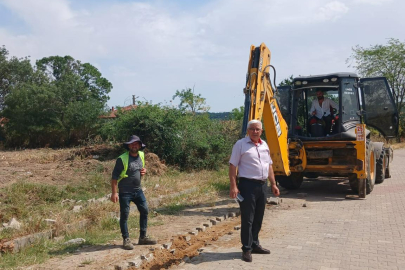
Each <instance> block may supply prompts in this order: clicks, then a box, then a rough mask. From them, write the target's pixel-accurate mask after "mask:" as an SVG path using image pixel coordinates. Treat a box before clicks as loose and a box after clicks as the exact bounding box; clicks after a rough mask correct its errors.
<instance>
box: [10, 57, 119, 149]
mask: <svg viewBox="0 0 405 270" xmlns="http://www.w3.org/2000/svg"><path fill="white" fill-rule="evenodd" d="M31 69H32V74H31V79H30V80H28V81H26V82H19V83H18V84H16V85H15V86H14V87H13V90H12V91H11V92H10V93H8V94H7V96H6V98H5V100H4V105H5V109H4V111H3V116H5V117H6V118H7V119H8V120H9V121H8V123H7V125H6V126H5V131H6V139H7V143H8V144H9V145H10V146H11V145H12V146H14V145H19V146H30V147H37V146H44V145H50V146H62V145H70V144H72V143H77V142H78V141H79V140H83V139H87V138H88V136H89V135H90V134H91V132H92V131H94V130H95V128H97V124H98V122H99V121H98V119H99V118H98V117H99V115H101V114H102V112H103V109H104V106H105V104H106V101H107V100H108V95H107V94H108V93H109V92H110V90H111V88H112V85H111V83H110V82H109V81H108V80H107V79H105V78H103V77H101V73H100V72H99V71H98V70H97V69H96V68H95V67H93V66H92V65H90V64H88V63H86V64H82V63H81V62H80V61H77V60H75V59H73V58H72V57H71V56H65V57H60V56H52V57H47V58H43V59H41V60H38V61H37V69H34V68H32V67H31Z"/></svg>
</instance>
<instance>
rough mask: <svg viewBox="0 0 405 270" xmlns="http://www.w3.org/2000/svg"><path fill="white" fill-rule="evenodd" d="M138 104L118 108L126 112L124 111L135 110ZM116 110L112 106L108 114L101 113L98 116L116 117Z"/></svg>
mask: <svg viewBox="0 0 405 270" xmlns="http://www.w3.org/2000/svg"><path fill="white" fill-rule="evenodd" d="M137 107H138V106H137V105H129V106H125V107H122V108H120V111H121V112H126V111H130V110H135V109H136V108H137ZM117 112H118V110H117V109H115V108H114V107H112V108H111V111H110V114H108V115H101V116H100V118H107V119H108V118H116V117H117Z"/></svg>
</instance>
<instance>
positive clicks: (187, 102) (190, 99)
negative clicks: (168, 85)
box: [173, 88, 210, 114]
mask: <svg viewBox="0 0 405 270" xmlns="http://www.w3.org/2000/svg"><path fill="white" fill-rule="evenodd" d="M176 97H178V98H179V99H180V105H179V108H180V109H181V110H187V109H189V110H190V111H191V112H192V113H193V114H195V113H196V112H198V111H202V112H208V111H209V109H210V107H209V106H207V105H206V103H205V98H203V97H202V96H201V94H198V95H196V94H194V88H193V89H191V88H187V89H183V90H181V91H179V90H176V94H175V95H174V96H173V99H175V98H176Z"/></svg>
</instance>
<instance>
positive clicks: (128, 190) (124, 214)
mask: <svg viewBox="0 0 405 270" xmlns="http://www.w3.org/2000/svg"><path fill="white" fill-rule="evenodd" d="M124 147H125V148H126V149H127V150H128V151H127V152H125V153H124V154H122V155H121V156H119V157H118V159H117V161H116V162H115V167H114V170H113V172H112V179H111V189H112V194H111V201H112V202H113V203H116V202H117V201H119V202H120V213H121V214H120V227H121V234H122V238H123V240H124V242H123V247H124V249H128V250H130V249H133V248H134V246H133V244H132V243H131V240H130V238H129V233H128V225H127V221H128V216H129V210H130V207H129V205H130V203H131V202H134V203H135V205H136V207H137V208H138V210H139V213H140V216H139V226H140V235H139V241H138V244H139V245H154V244H156V240H154V239H152V238H150V237H149V236H147V235H146V229H147V226H148V204H147V202H146V198H145V195H144V194H143V191H142V187H141V179H142V176H143V175H145V174H146V168H145V154H144V152H143V151H141V149H143V148H145V145H144V144H143V143H142V141H141V139H140V138H139V137H138V136H136V135H132V136H131V137H129V139H128V141H127V142H124Z"/></svg>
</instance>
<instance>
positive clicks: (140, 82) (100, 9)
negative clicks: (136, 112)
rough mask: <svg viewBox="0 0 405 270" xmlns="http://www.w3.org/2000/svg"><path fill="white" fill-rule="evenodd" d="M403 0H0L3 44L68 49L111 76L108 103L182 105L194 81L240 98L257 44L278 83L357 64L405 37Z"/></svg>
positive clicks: (41, 52)
mask: <svg viewBox="0 0 405 270" xmlns="http://www.w3.org/2000/svg"><path fill="white" fill-rule="evenodd" d="M403 10H405V1H402V0H350V1H349V0H338V1H328V0H306V1H302V0H268V1H266V0H261V1H258V0H211V1H201V0H200V1H196V0H194V1H191V0H178V1H168V0H166V1H165V0H160V1H131V0H121V1H119V0H115V1H110V0H97V1H96V0H82V1H79V0H71V1H68V0H35V1H32V0H0V45H5V46H6V48H7V49H8V50H9V52H10V55H12V56H18V57H24V56H30V57H31V59H32V61H35V60H37V59H40V58H42V57H47V56H51V55H61V56H64V55H71V56H72V57H74V58H75V59H78V60H80V61H82V62H89V63H91V64H92V65H94V66H96V67H97V68H98V69H99V70H100V72H101V73H102V74H103V76H104V77H106V78H107V79H108V80H109V81H111V82H112V83H113V86H114V88H113V90H112V91H111V93H110V101H109V102H108V104H109V106H124V105H129V104H130V103H131V100H132V99H131V96H132V95H136V96H137V97H138V99H140V100H142V101H151V102H152V103H154V104H156V103H161V104H164V105H169V104H173V105H176V104H178V103H179V102H178V100H174V101H172V102H171V100H172V96H173V95H174V93H175V92H176V90H181V89H184V88H193V87H194V89H195V93H196V94H201V95H202V96H203V97H205V98H206V100H207V104H208V105H209V106H210V107H211V110H210V111H211V112H223V111H230V110H232V109H233V108H236V107H240V106H242V105H243V98H244V97H243V94H242V89H243V87H244V83H245V76H246V70H247V62H248V57H249V48H250V45H252V44H253V45H257V46H258V45H259V44H260V43H262V42H264V43H266V44H267V46H268V47H269V48H270V50H271V53H272V60H271V64H272V65H274V66H275V67H276V69H277V81H281V80H282V79H284V78H286V77H289V76H290V75H292V74H293V75H294V76H298V75H314V74H324V73H331V72H337V71H355V70H354V69H353V67H348V65H347V64H346V59H347V58H348V57H350V55H351V49H352V47H354V46H356V45H360V46H363V47H369V46H370V45H376V44H385V43H386V41H387V39H388V38H397V39H399V40H401V41H405V38H404V33H405V31H404V29H405V20H404V19H403V15H402V12H403Z"/></svg>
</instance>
